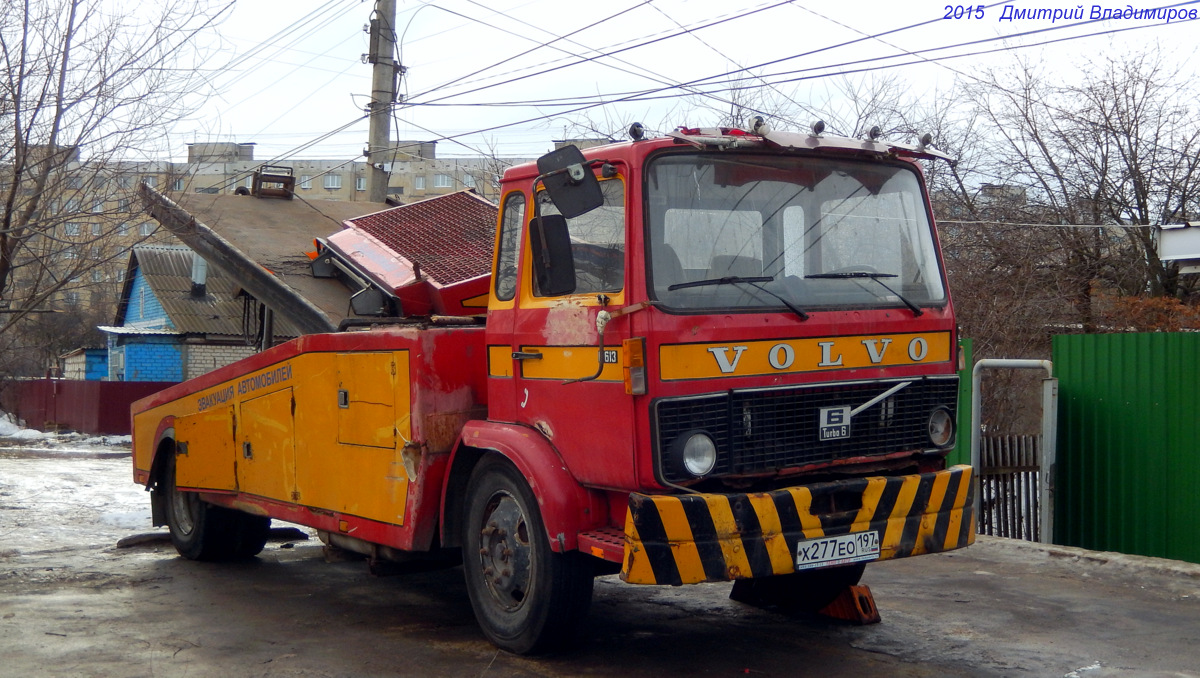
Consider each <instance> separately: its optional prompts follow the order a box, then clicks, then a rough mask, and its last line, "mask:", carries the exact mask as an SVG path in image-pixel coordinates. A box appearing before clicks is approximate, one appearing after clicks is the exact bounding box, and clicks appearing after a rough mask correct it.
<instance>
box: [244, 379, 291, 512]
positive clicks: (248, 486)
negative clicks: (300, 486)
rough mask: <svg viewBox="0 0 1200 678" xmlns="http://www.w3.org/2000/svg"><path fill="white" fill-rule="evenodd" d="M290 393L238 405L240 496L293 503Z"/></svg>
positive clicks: (284, 391) (268, 395) (271, 395)
mask: <svg viewBox="0 0 1200 678" xmlns="http://www.w3.org/2000/svg"><path fill="white" fill-rule="evenodd" d="M292 414H293V413H292V389H290V388H286V389H283V390H282V391H276V392H274V393H269V394H267V395H264V396H259V397H257V398H252V399H250V400H247V401H245V402H243V403H242V409H241V418H240V420H239V422H238V443H239V449H238V450H237V451H236V458H237V477H238V483H239V486H240V488H241V490H242V492H246V493H248V494H254V495H258V496H260V497H267V498H268V499H278V500H280V501H288V502H291V501H296V500H298V499H299V497H298V496H296V494H295V490H296V447H295V434H296V431H295V424H294V422H293V419H292Z"/></svg>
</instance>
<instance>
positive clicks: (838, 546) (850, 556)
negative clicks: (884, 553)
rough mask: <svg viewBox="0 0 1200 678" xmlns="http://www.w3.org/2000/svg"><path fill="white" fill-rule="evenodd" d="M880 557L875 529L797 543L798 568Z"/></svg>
mask: <svg viewBox="0 0 1200 678" xmlns="http://www.w3.org/2000/svg"><path fill="white" fill-rule="evenodd" d="M878 559H879V533H878V532H874V531H871V532H854V533H851V534H843V535H839V536H837V537H820V538H818V539H808V540H805V541H802V542H800V543H799V544H797V545H796V569H797V570H811V569H813V568H816V567H829V566H831V565H845V564H846V563H858V562H863V561H866V560H878Z"/></svg>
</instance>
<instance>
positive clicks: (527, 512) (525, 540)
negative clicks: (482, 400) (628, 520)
mask: <svg viewBox="0 0 1200 678" xmlns="http://www.w3.org/2000/svg"><path fill="white" fill-rule="evenodd" d="M466 496H467V506H466V515H465V520H464V521H463V539H462V544H463V572H464V576H465V577H466V582H467V592H468V593H469V595H470V597H471V607H472V608H473V609H474V611H475V618H476V619H477V620H478V621H479V625H480V627H482V629H483V632H484V634H485V635H487V637H488V639H489V640H491V641H492V642H493V643H494V644H495V645H496V646H498V647H500V648H501V649H504V650H508V651H509V652H514V653H516V654H535V653H539V652H547V651H552V650H556V649H560V648H562V647H563V646H565V645H567V644H569V643H570V642H571V641H572V640H574V638H575V636H576V635H577V633H578V630H579V628H580V627H581V625H582V622H583V619H584V617H585V616H586V615H587V610H588V607H589V606H590V605H591V602H592V582H593V578H594V577H593V572H592V562H591V558H590V557H588V556H586V555H583V554H581V553H555V552H553V551H552V550H551V548H550V541H549V539H548V537H547V535H546V530H545V527H544V525H543V523H542V517H541V513H540V511H539V509H538V503H537V500H536V498H535V497H534V496H533V492H532V491H531V490H530V489H529V485H528V483H527V482H526V481H525V478H524V477H523V476H522V475H521V473H520V472H519V471H518V470H517V469H516V468H515V467H514V466H513V465H512V464H510V463H509V462H508V460H506V459H504V458H502V457H499V456H498V455H490V456H487V457H484V458H483V459H482V460H481V461H480V462H479V464H478V465H476V467H475V469H474V470H473V471H472V472H471V478H470V480H469V482H468V484H467V495H466Z"/></svg>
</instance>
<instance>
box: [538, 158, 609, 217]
mask: <svg viewBox="0 0 1200 678" xmlns="http://www.w3.org/2000/svg"><path fill="white" fill-rule="evenodd" d="M537 167H538V174H541V175H543V176H542V185H543V186H545V187H546V192H547V193H549V194H550V200H551V201H552V202H553V203H554V206H555V207H557V208H558V211H559V212H561V213H562V215H563V216H564V217H566V218H568V219H574V218H575V217H577V216H579V215H581V214H586V213H588V212H591V211H592V210H594V209H596V208H597V207H600V206H601V205H603V204H604V194H603V193H602V192H601V191H600V182H599V181H598V180H597V179H596V175H595V174H593V173H592V168H591V167H588V164H587V159H586V158H584V157H583V151H580V150H579V147H578V146H563V147H562V148H560V149H558V150H557V151H551V152H550V153H547V154H546V155H543V156H542V157H540V158H538V161H537ZM546 175H549V176H546Z"/></svg>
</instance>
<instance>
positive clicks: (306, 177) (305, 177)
mask: <svg viewBox="0 0 1200 678" xmlns="http://www.w3.org/2000/svg"><path fill="white" fill-rule="evenodd" d="M300 188H302V189H304V190H306V191H307V190H309V189H310V188H312V175H311V174H301V175H300Z"/></svg>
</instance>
